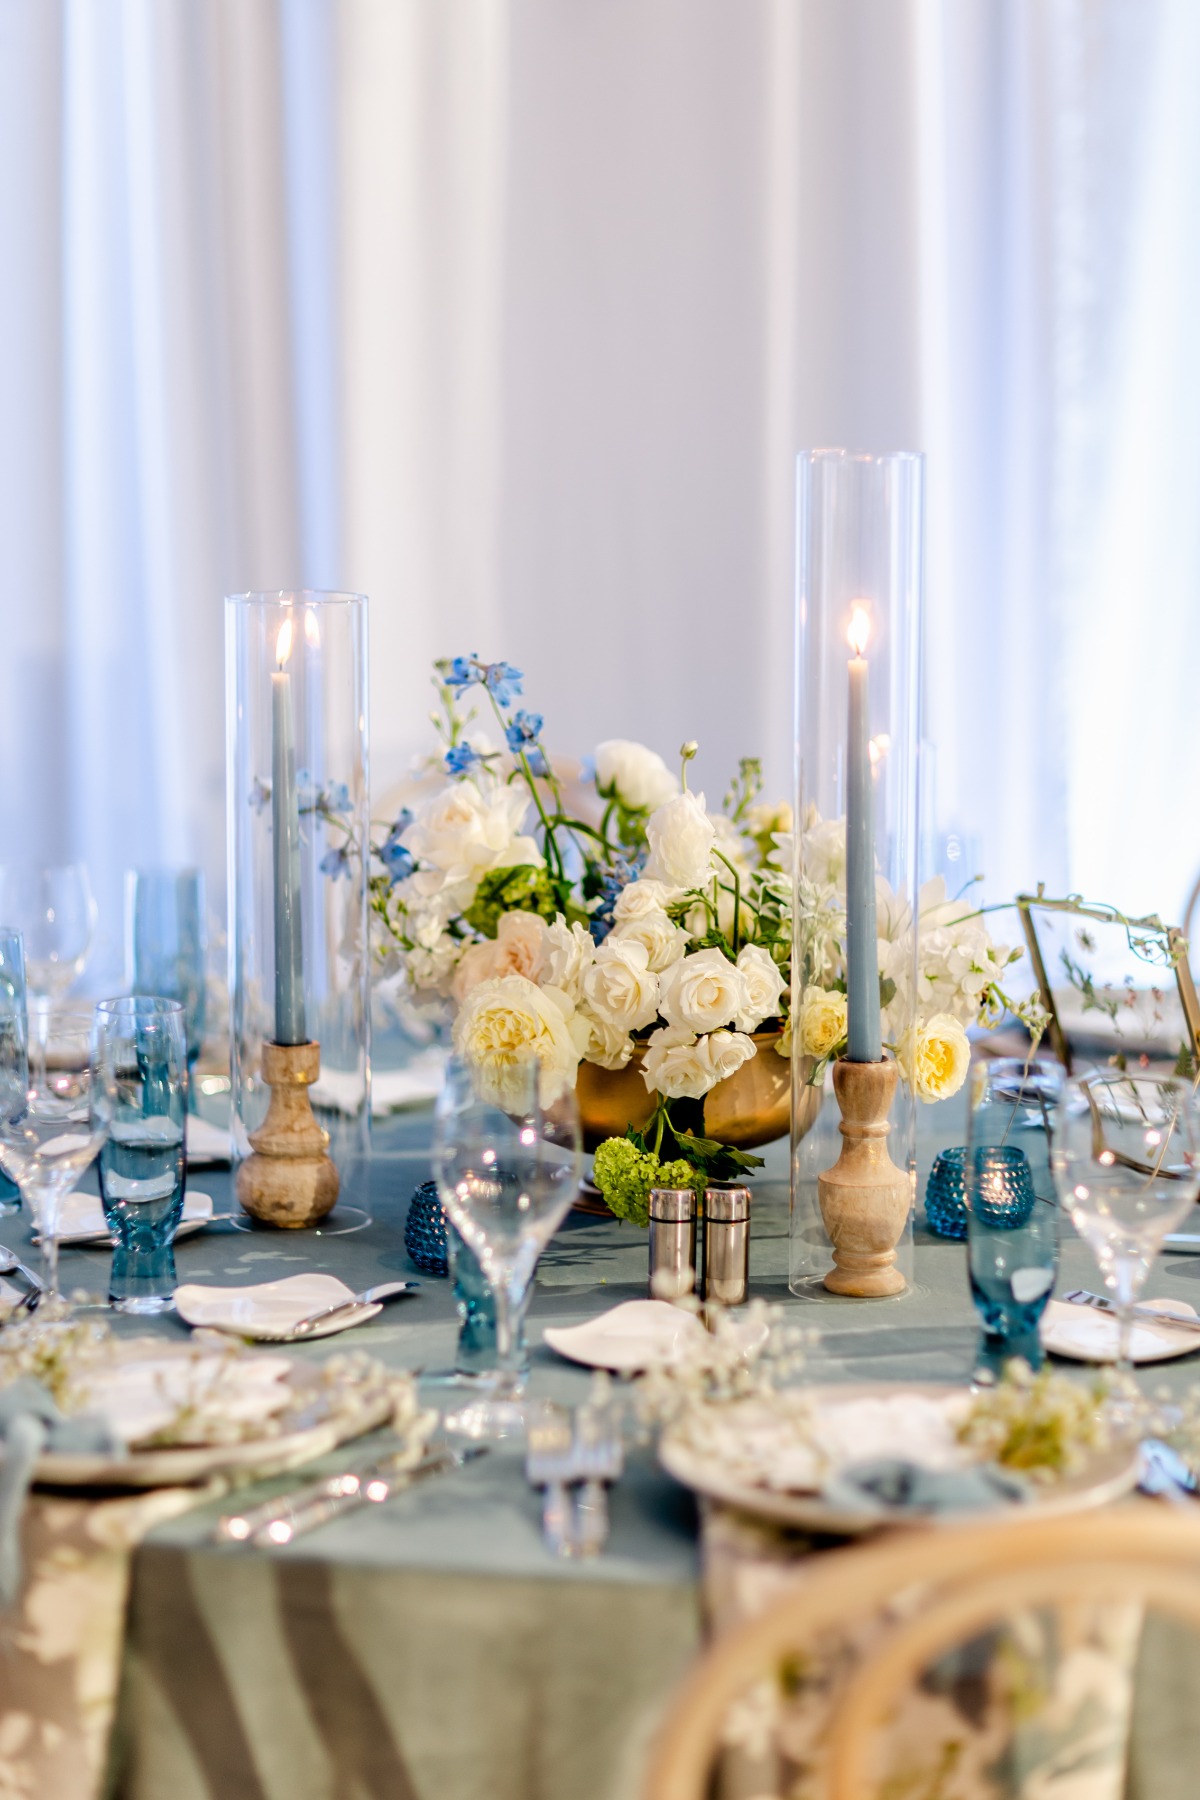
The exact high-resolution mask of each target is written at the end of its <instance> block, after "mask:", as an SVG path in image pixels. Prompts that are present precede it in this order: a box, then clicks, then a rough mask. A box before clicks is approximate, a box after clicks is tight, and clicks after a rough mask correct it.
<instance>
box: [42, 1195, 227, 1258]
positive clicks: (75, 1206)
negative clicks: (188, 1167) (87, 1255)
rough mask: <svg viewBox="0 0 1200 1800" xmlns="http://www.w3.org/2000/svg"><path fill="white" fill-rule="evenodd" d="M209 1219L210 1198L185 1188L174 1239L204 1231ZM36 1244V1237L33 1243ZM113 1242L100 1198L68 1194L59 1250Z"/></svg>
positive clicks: (59, 1239)
mask: <svg viewBox="0 0 1200 1800" xmlns="http://www.w3.org/2000/svg"><path fill="white" fill-rule="evenodd" d="M212 1217H213V1201H212V1195H211V1194H202V1193H200V1192H199V1190H198V1189H196V1188H188V1189H187V1191H186V1193H185V1194H184V1197H183V1217H182V1218H181V1219H180V1221H179V1224H178V1225H177V1226H176V1228H175V1236H176V1238H182V1237H191V1235H192V1233H193V1232H194V1231H203V1230H204V1227H205V1226H206V1225H207V1224H209V1223H210V1221H211V1220H212ZM38 1241H39V1240H38V1237H37V1234H36V1233H35V1234H34V1242H35V1243H37V1242H38ZM112 1241H113V1234H112V1232H111V1231H110V1230H109V1229H108V1225H107V1223H106V1221H105V1218H104V1208H103V1207H102V1206H101V1204H100V1196H99V1194H80V1193H74V1194H68V1195H67V1197H66V1199H65V1200H64V1201H63V1207H62V1221H61V1224H60V1226H59V1233H58V1242H59V1245H60V1247H61V1246H63V1245H64V1244H104V1245H108V1244H111V1243H112Z"/></svg>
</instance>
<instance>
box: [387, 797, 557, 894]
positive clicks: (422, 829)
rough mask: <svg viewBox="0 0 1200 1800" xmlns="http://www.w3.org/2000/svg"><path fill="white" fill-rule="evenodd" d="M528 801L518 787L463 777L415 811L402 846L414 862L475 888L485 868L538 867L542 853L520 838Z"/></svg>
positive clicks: (527, 839)
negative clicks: (410, 854)
mask: <svg viewBox="0 0 1200 1800" xmlns="http://www.w3.org/2000/svg"><path fill="white" fill-rule="evenodd" d="M528 810H529V796H528V794H527V793H525V792H523V790H522V789H521V788H519V787H515V786H513V787H510V786H508V785H507V784H506V783H505V782H501V781H494V780H492V779H490V778H489V777H487V776H480V777H479V778H478V780H476V779H474V778H472V777H466V778H464V779H463V780H461V781H452V782H451V783H450V784H449V786H448V787H444V788H442V789H441V791H440V792H439V793H436V794H433V795H431V796H430V798H429V799H428V800H426V801H425V802H424V803H423V804H422V805H421V806H420V807H419V808H418V809H417V815H416V817H415V818H414V820H413V822H412V824H411V825H410V826H409V827H408V829H407V830H406V831H405V833H404V836H403V839H402V842H403V844H404V847H405V849H406V850H411V851H412V854H413V855H414V856H415V857H416V859H417V861H418V862H419V863H428V864H431V865H432V866H433V868H434V869H439V870H441V871H442V873H443V875H445V876H446V877H447V878H448V879H449V880H451V881H461V880H469V881H472V882H474V883H475V884H478V882H479V880H480V877H481V876H483V875H485V874H486V873H487V872H488V870H489V869H512V868H518V867H520V866H521V865H522V864H526V863H532V864H536V865H538V866H540V865H541V862H542V853H541V851H540V850H539V849H538V847H537V844H536V843H535V842H534V840H533V839H532V838H531V837H527V836H525V835H524V834H523V833H522V830H521V827H522V825H523V824H524V823H525V815H526V813H527V812H528Z"/></svg>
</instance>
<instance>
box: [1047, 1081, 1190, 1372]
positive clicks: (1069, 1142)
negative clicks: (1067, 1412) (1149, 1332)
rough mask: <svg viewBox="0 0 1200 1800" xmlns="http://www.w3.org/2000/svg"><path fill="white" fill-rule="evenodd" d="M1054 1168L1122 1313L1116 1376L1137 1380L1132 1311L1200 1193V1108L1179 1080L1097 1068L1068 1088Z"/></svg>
mask: <svg viewBox="0 0 1200 1800" xmlns="http://www.w3.org/2000/svg"><path fill="white" fill-rule="evenodd" d="M1050 1163H1051V1167H1052V1169H1053V1171H1054V1179H1055V1183H1056V1185H1057V1187H1058V1191H1059V1195H1060V1197H1061V1199H1062V1203H1063V1205H1064V1206H1065V1207H1066V1209H1067V1211H1068V1212H1069V1213H1070V1215H1071V1219H1072V1222H1073V1223H1074V1226H1075V1229H1076V1230H1077V1231H1078V1233H1079V1235H1080V1237H1081V1238H1083V1240H1084V1242H1085V1243H1086V1244H1087V1245H1088V1247H1089V1248H1090V1249H1091V1251H1092V1253H1093V1255H1094V1256H1095V1258H1096V1261H1097V1263H1098V1264H1099V1266H1100V1273H1101V1275H1102V1276H1103V1278H1104V1284H1105V1286H1106V1287H1107V1288H1108V1291H1109V1293H1110V1294H1111V1295H1112V1298H1113V1302H1114V1304H1115V1306H1116V1310H1117V1319H1118V1337H1117V1369H1118V1371H1119V1372H1120V1373H1121V1374H1123V1375H1129V1374H1131V1373H1132V1360H1131V1357H1130V1342H1131V1339H1132V1334H1133V1313H1132V1309H1133V1307H1134V1305H1135V1303H1136V1301H1137V1299H1138V1296H1139V1295H1140V1294H1141V1292H1142V1289H1143V1288H1144V1286H1145V1284H1146V1277H1147V1276H1148V1275H1149V1273H1150V1267H1151V1264H1152V1263H1153V1261H1154V1258H1155V1257H1156V1256H1157V1254H1158V1252H1159V1250H1160V1249H1161V1247H1162V1241H1163V1239H1164V1237H1165V1236H1166V1234H1167V1233H1168V1232H1169V1231H1174V1230H1175V1228H1176V1226H1177V1225H1179V1223H1180V1222H1181V1221H1182V1220H1183V1219H1184V1218H1185V1217H1186V1216H1187V1214H1188V1213H1189V1212H1190V1211H1191V1209H1192V1206H1193V1205H1194V1204H1195V1201H1196V1196H1197V1193H1200V1102H1198V1101H1197V1097H1196V1092H1195V1089H1194V1088H1193V1087H1192V1086H1191V1084H1190V1083H1189V1082H1187V1081H1182V1080H1180V1079H1179V1078H1178V1077H1177V1076H1174V1075H1169V1076H1156V1075H1127V1074H1124V1073H1121V1072H1119V1071H1117V1070H1096V1071H1094V1072H1093V1073H1092V1074H1090V1075H1085V1076H1084V1077H1083V1079H1082V1080H1080V1081H1072V1082H1071V1083H1069V1085H1068V1089H1067V1096H1066V1103H1065V1105H1063V1106H1061V1107H1060V1108H1059V1111H1058V1117H1057V1119H1056V1122H1055V1131H1054V1141H1053V1144H1052V1146H1051V1152H1050Z"/></svg>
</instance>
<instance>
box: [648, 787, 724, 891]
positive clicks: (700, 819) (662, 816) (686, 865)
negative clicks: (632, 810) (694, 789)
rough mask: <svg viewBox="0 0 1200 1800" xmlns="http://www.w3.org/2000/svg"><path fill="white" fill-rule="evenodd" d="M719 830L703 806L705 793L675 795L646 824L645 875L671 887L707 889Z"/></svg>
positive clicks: (652, 814)
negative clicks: (715, 827)
mask: <svg viewBox="0 0 1200 1800" xmlns="http://www.w3.org/2000/svg"><path fill="white" fill-rule="evenodd" d="M716 835H717V834H716V831H715V829H714V826H713V822H712V820H711V819H710V818H709V816H708V813H707V812H706V811H705V807H704V795H703V794H690V793H684V794H676V796H675V798H674V799H673V800H668V801H667V803H666V805H665V806H660V807H659V808H658V809H657V811H655V812H652V813H651V815H650V817H649V819H648V820H647V821H646V840H647V842H648V843H649V845H650V855H649V857H648V858H647V860H646V869H645V873H646V876H647V877H648V878H649V879H650V880H651V881H663V882H665V883H666V884H667V886H668V887H676V888H702V887H707V885H708V882H709V880H710V878H711V875H712V850H713V844H714V842H715V841H716Z"/></svg>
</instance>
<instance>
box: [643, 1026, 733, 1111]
mask: <svg viewBox="0 0 1200 1800" xmlns="http://www.w3.org/2000/svg"><path fill="white" fill-rule="evenodd" d="M753 1055H754V1044H753V1041H752V1040H751V1039H750V1038H748V1037H744V1036H742V1035H741V1033H739V1032H734V1031H713V1032H710V1033H709V1034H708V1036H707V1037H701V1038H697V1037H696V1036H695V1034H694V1033H693V1032H690V1031H683V1030H681V1029H680V1028H679V1027H677V1026H664V1027H662V1028H660V1029H659V1030H658V1031H656V1032H654V1033H653V1035H652V1036H651V1038H650V1042H649V1045H648V1047H647V1050H646V1058H645V1062H644V1064H643V1067H642V1079H643V1080H644V1081H645V1083H646V1086H647V1087H648V1088H649V1090H650V1092H651V1093H652V1094H653V1093H659V1094H663V1095H665V1097H666V1098H667V1099H668V1100H680V1099H688V1100H699V1099H700V1098H701V1097H702V1096H703V1095H705V1094H707V1093H709V1092H710V1090H711V1089H713V1088H715V1087H716V1085H717V1083H718V1081H724V1080H725V1078H726V1077H727V1076H729V1075H732V1074H734V1072H735V1071H736V1070H738V1069H740V1068H741V1066H742V1064H743V1063H744V1062H749V1060H750V1058H751V1057H752V1056H753Z"/></svg>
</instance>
